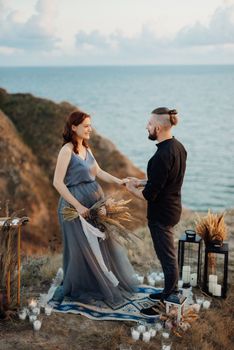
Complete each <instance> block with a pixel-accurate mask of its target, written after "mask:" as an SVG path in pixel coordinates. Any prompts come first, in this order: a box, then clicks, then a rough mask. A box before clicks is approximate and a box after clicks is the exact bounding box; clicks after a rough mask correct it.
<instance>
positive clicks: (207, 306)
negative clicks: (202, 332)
mask: <svg viewBox="0 0 234 350" xmlns="http://www.w3.org/2000/svg"><path fill="white" fill-rule="evenodd" d="M202 306H203V308H204V309H209V307H210V301H209V300H205V301H203V304H202Z"/></svg>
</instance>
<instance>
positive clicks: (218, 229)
mask: <svg viewBox="0 0 234 350" xmlns="http://www.w3.org/2000/svg"><path fill="white" fill-rule="evenodd" d="M195 223H196V231H197V233H198V234H199V235H200V236H201V237H202V239H203V240H204V242H205V244H209V243H211V242H213V241H219V242H223V241H224V240H225V239H227V226H226V224H225V222H224V213H223V214H213V213H211V211H210V210H209V211H208V214H207V215H206V216H204V217H198V219H197V220H196V221H195Z"/></svg>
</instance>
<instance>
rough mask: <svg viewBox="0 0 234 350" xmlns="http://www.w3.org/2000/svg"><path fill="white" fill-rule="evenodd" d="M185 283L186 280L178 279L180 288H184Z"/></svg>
mask: <svg viewBox="0 0 234 350" xmlns="http://www.w3.org/2000/svg"><path fill="white" fill-rule="evenodd" d="M183 284H184V281H183V280H179V281H178V288H183Z"/></svg>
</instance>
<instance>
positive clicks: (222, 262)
mask: <svg viewBox="0 0 234 350" xmlns="http://www.w3.org/2000/svg"><path fill="white" fill-rule="evenodd" d="M228 251H229V249H228V243H223V244H222V245H219V244H218V245H215V244H209V245H207V246H206V249H205V266H204V277H203V290H204V292H206V293H207V294H209V295H213V296H216V297H222V298H226V295H227V284H228Z"/></svg>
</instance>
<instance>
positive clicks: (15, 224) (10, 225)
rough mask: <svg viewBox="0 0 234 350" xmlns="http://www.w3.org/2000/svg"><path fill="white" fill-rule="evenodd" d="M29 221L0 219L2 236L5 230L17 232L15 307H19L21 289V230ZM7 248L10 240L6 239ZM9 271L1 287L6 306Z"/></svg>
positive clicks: (9, 279) (9, 297)
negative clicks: (3, 289) (4, 291)
mask: <svg viewBox="0 0 234 350" xmlns="http://www.w3.org/2000/svg"><path fill="white" fill-rule="evenodd" d="M28 221H29V219H28V217H22V218H16V217H14V218H10V217H4V218H1V217H0V234H1V235H4V234H7V233H6V232H5V231H4V229H5V230H7V229H9V230H17V233H15V234H17V238H16V239H17V247H16V250H17V252H16V256H17V266H16V269H17V300H16V302H17V306H20V288H21V283H20V281H21V271H20V270H21V230H22V226H23V225H26V224H27V223H28ZM6 243H7V248H9V245H10V240H9V238H8V241H7V242H6ZM11 277H12V276H11V271H10V270H9V271H7V273H6V286H1V287H2V288H4V287H5V288H6V299H7V305H8V306H10V305H11V302H12V300H11Z"/></svg>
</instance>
